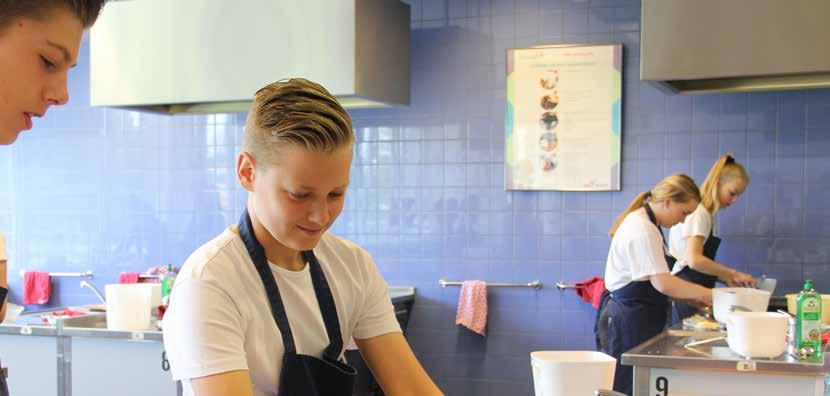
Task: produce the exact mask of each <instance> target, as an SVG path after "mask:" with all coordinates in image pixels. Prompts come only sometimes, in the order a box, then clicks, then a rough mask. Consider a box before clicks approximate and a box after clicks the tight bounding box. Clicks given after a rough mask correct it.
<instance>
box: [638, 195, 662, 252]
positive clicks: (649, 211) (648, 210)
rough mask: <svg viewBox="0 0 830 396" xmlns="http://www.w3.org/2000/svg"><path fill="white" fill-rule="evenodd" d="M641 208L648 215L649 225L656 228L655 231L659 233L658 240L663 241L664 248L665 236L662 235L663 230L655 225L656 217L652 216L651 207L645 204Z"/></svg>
mask: <svg viewBox="0 0 830 396" xmlns="http://www.w3.org/2000/svg"><path fill="white" fill-rule="evenodd" d="M643 208H645V209H646V214H647V215H648V219H649V220H650V221H651V224H654V226H655V227H657V231H660V238H661V239H663V245H664V246H666V236H665V235H663V229H662V228H660V226H659V225H658V224H657V216H655V215H654V210H652V209H651V205H649V204H645V205H643Z"/></svg>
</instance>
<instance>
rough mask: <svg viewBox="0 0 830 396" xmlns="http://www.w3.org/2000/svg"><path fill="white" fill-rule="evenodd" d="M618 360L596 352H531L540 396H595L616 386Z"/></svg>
mask: <svg viewBox="0 0 830 396" xmlns="http://www.w3.org/2000/svg"><path fill="white" fill-rule="evenodd" d="M616 363H617V359H614V358H612V357H611V356H608V355H606V354H604V353H602V352H595V351H537V352H531V353H530V366H531V368H532V369H533V388H534V389H535V390H536V396H577V395H593V394H594V391H595V390H597V389H611V388H612V387H613V386H614V368H615V365H616Z"/></svg>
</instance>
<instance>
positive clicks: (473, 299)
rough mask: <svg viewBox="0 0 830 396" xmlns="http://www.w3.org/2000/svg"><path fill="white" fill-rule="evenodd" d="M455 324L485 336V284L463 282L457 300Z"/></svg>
mask: <svg viewBox="0 0 830 396" xmlns="http://www.w3.org/2000/svg"><path fill="white" fill-rule="evenodd" d="M455 324H457V325H461V326H464V327H466V328H468V329H470V330H472V331H473V332H475V333H478V334H480V335H486V328H487V283H485V282H484V281H464V283H462V284H461V296H460V297H459V298H458V311H457V312H456V314H455Z"/></svg>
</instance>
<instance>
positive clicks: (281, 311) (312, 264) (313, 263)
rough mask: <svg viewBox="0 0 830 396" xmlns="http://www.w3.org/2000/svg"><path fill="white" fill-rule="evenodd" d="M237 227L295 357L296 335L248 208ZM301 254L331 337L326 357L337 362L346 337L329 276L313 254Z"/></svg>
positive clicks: (285, 344) (286, 345) (285, 343)
mask: <svg viewBox="0 0 830 396" xmlns="http://www.w3.org/2000/svg"><path fill="white" fill-rule="evenodd" d="M238 228H239V236H240V237H241V238H242V241H243V242H244V243H245V248H246V249H247V250H248V255H250V256H251V261H253V263H254V267H255V268H256V270H257V273H258V274H259V278H260V280H261V281H262V285H263V286H264V287H265V293H266V295H267V296H268V303H269V305H270V306H271V315H272V316H273V318H274V322H276V324H277V327H278V328H279V329H280V333H281V334H282V343H283V347H284V348H285V356H290V355H296V354H297V347H296V345H295V344H294V335H293V333H292V332H291V326H290V325H289V323H288V315H287V314H286V313H285V305H284V304H283V302H282V297H281V295H280V289H279V287H278V286H277V281H276V280H275V279H274V275H273V274H272V273H271V267H270V266H269V265H268V259H267V258H266V257H265V249H264V248H263V247H262V244H260V243H259V241H258V240H257V239H256V236H255V235H254V227H253V223H252V222H251V216H250V215H249V214H248V210H247V209H245V210H244V211H243V212H242V217H241V218H240V219H239V225H238ZM302 255H303V259H305V260H306V262H307V263H308V265H309V272H310V274H311V283H312V284H313V285H314V294H315V295H316V297H317V303H318V305H319V306H320V313H321V314H322V316H323V322H324V323H325V325H326V333H327V334H328V337H329V346H328V347H326V350H325V352H324V354H325V355H326V356H328V357H330V358H332V359H334V360H338V359H339V357H340V352H341V350H342V349H343V336H342V335H341V333H340V321H339V319H338V318H337V308H336V306H335V304H334V297H333V296H332V294H331V289H330V288H329V284H328V281H327V280H326V276H325V274H324V273H323V268H322V267H321V266H320V262H319V261H317V257H315V256H314V253H313V252H312V251H305V252H302Z"/></svg>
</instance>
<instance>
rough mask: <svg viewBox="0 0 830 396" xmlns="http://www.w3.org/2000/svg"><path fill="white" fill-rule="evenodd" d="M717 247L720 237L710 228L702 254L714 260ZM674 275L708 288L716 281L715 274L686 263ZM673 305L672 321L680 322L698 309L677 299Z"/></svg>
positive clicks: (712, 286) (713, 285)
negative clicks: (696, 268)
mask: <svg viewBox="0 0 830 396" xmlns="http://www.w3.org/2000/svg"><path fill="white" fill-rule="evenodd" d="M718 247H720V238H718V237H716V236H715V235H713V234H712V230H709V237H707V238H706V243H704V244H703V255H704V256H706V258H708V259H709V260H712V261H714V260H715V255H717V254H718ZM676 276H677V277H678V278H681V279H685V280H687V281H689V282H692V283H696V284H698V285H701V286H703V287H708V288H710V289H711V288H714V287H715V283H717V281H718V277H717V276H715V275H709V274H704V273H702V272H700V271H695V270H693V269H692V268H691V267H689V266H688V265H687V266H686V268H683V269H682V270H680V272H678V273H677V275H676ZM673 305H674V309H673V310H672V323H680V322H682V321H683V319H686V318H688V317H690V316H692V315H694V314H696V313H697V312H698V311H699V310H698V309H697V308H695V307H693V306H691V305H689V304H684V303H681V302H677V301H675V302H674V304H673Z"/></svg>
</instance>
